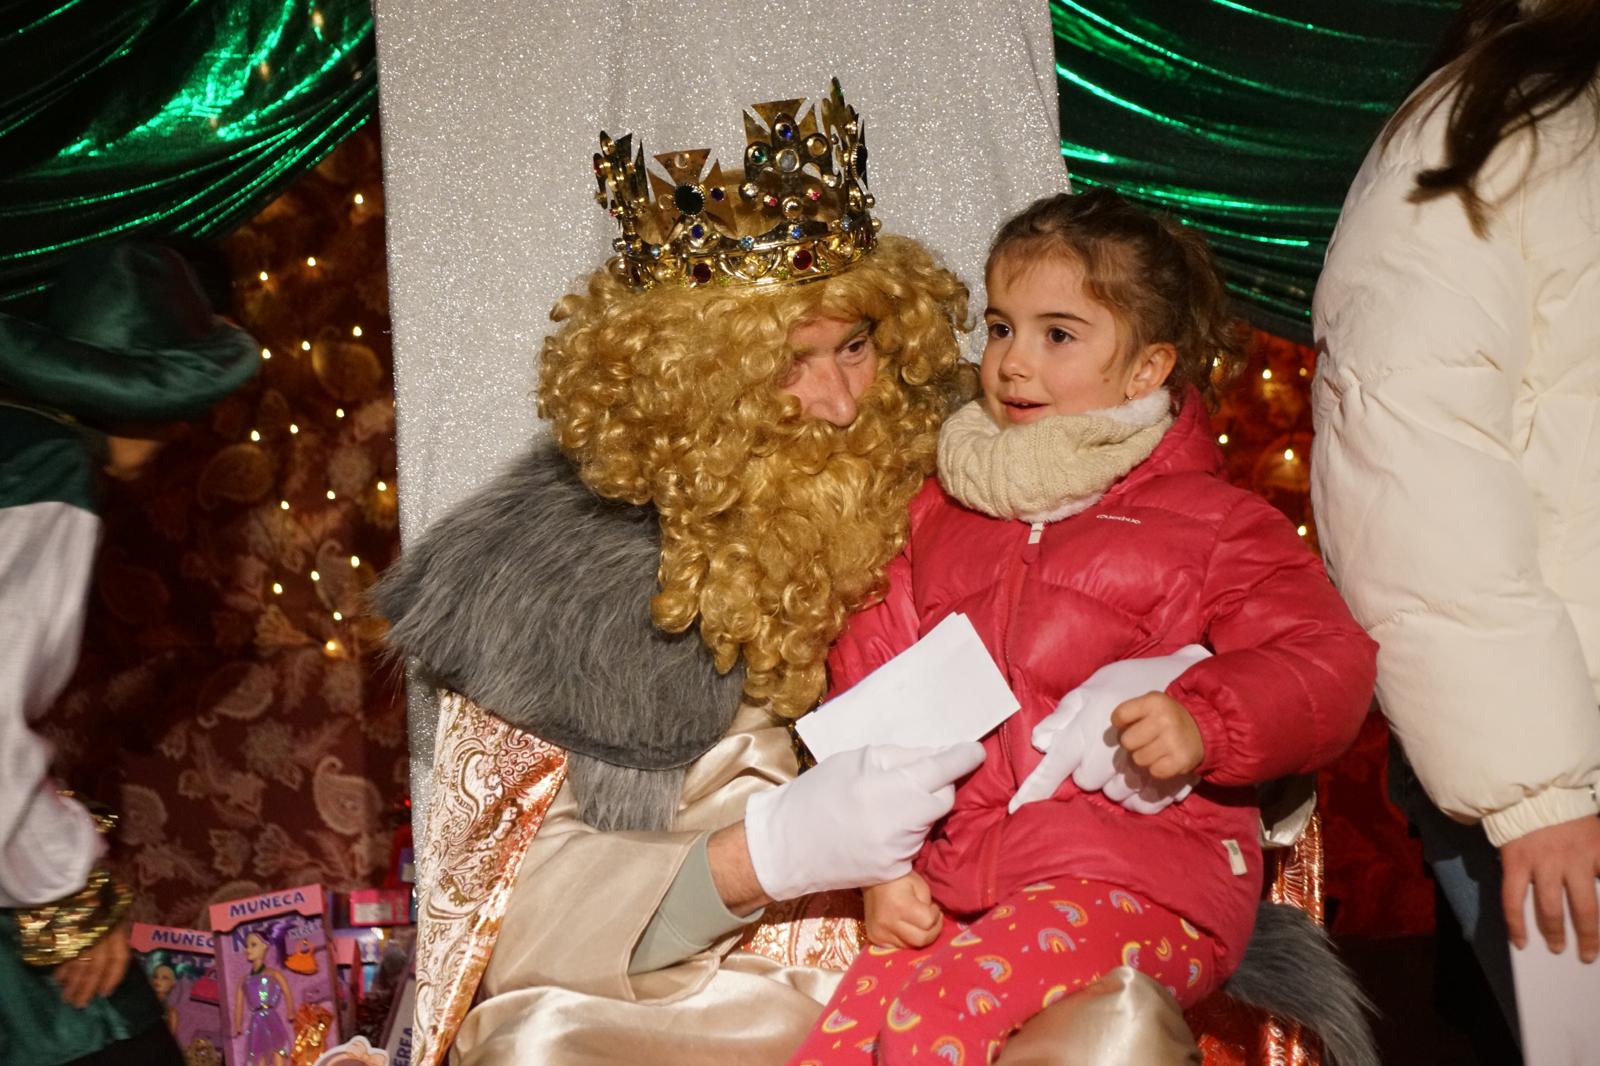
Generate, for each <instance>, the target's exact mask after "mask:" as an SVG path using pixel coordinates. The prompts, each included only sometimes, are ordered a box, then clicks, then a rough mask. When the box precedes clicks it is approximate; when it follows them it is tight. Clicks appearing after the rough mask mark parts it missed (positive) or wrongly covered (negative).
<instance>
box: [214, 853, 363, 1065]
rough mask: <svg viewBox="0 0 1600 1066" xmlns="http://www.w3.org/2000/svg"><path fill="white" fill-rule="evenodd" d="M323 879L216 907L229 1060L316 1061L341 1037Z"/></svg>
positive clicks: (215, 928)
mask: <svg viewBox="0 0 1600 1066" xmlns="http://www.w3.org/2000/svg"><path fill="white" fill-rule="evenodd" d="M325 907H326V904H325V899H324V894H323V890H322V886H321V885H301V886H299V887H298V888H289V889H284V890H282V891H280V892H267V893H264V894H263V895H259V896H251V897H249V898H247V899H235V900H229V901H227V902H225V903H215V904H212V906H211V929H212V932H213V933H214V934H215V936H216V949H217V977H218V980H219V982H220V983H221V991H222V1013H223V1021H224V1026H225V1029H224V1031H225V1033H226V1034H227V1047H226V1055H225V1057H226V1060H227V1062H228V1066H246V1064H249V1063H257V1062H260V1063H269V1062H275V1061H280V1060H278V1059H277V1058H276V1056H277V1055H278V1054H280V1053H281V1054H282V1055H283V1058H282V1060H281V1061H282V1062H285V1063H287V1062H291V1061H295V1062H298V1061H311V1060H312V1059H314V1058H316V1056H317V1054H318V1053H319V1052H321V1051H322V1050H323V1049H324V1048H326V1047H328V1046H329V1045H332V1044H336V1043H338V1040H339V1020H338V1013H337V1012H338V1007H337V1000H336V999H335V992H334V982H335V980H337V974H336V972H335V963H334V958H333V955H332V953H331V951H330V950H329V942H328V935H327V927H326V923H325V919H324V911H325Z"/></svg>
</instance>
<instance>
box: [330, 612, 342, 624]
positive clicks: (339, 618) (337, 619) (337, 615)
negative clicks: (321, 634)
mask: <svg viewBox="0 0 1600 1066" xmlns="http://www.w3.org/2000/svg"><path fill="white" fill-rule="evenodd" d="M333 620H334V621H335V622H343V621H344V615H342V614H340V613H339V612H338V611H334V612H333Z"/></svg>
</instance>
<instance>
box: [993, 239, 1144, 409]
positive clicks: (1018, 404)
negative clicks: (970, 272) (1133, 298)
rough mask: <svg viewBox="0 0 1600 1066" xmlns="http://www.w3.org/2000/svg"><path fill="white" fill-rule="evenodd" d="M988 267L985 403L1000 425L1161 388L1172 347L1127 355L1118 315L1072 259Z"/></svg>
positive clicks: (1112, 404) (1112, 402)
mask: <svg viewBox="0 0 1600 1066" xmlns="http://www.w3.org/2000/svg"><path fill="white" fill-rule="evenodd" d="M998 266H999V269H991V270H990V271H989V275H988V288H989V306H988V307H987V308H985V309H984V312H983V318H984V324H985V325H986V327H987V328H988V338H989V339H988V341H987V343H986V344H985V345H984V349H983V364H982V366H981V367H980V368H979V371H978V376H979V379H980V380H981V381H982V382H983V405H984V409H985V410H987V411H988V413H989V417H990V418H992V419H994V421H995V423H996V424H998V425H1000V426H1002V427H1004V426H1013V425H1021V424H1023V423H1026V422H1036V421H1038V420H1039V419H1041V418H1045V417H1048V416H1050V415H1078V414H1083V413H1084V412H1086V411H1101V410H1105V409H1106V408H1109V407H1116V406H1119V405H1120V404H1123V403H1126V402H1127V401H1129V400H1134V399H1138V398H1139V397H1141V396H1145V395H1148V394H1149V393H1150V392H1152V391H1153V390H1155V389H1157V388H1160V387H1161V384H1162V383H1163V382H1164V381H1166V379H1167V375H1168V374H1169V373H1171V371H1172V364H1173V360H1174V358H1175V356H1176V352H1175V351H1174V350H1173V348H1172V345H1170V344H1152V345H1148V346H1146V348H1145V349H1144V350H1143V351H1141V352H1138V353H1136V354H1135V355H1134V356H1133V357H1132V358H1127V357H1126V356H1125V355H1124V353H1123V346H1124V340H1123V338H1122V337H1120V336H1119V333H1120V332H1121V330H1120V329H1119V325H1118V323H1117V319H1116V315H1115V314H1113V313H1112V310H1111V308H1109V307H1107V306H1106V305H1105V304H1103V303H1101V302H1100V301H1099V300H1096V299H1095V298H1094V297H1093V296H1091V295H1090V294H1089V292H1088V290H1087V289H1086V288H1085V287H1084V284H1083V270H1082V268H1080V267H1079V266H1078V265H1077V264H1075V263H1071V262H1067V261H1063V260H1059V259H1042V260H1039V261H1037V262H1035V263H1031V264H1026V265H1021V266H1014V265H1013V264H1008V263H1005V262H1004V261H1002V262H1001V263H999V264H998Z"/></svg>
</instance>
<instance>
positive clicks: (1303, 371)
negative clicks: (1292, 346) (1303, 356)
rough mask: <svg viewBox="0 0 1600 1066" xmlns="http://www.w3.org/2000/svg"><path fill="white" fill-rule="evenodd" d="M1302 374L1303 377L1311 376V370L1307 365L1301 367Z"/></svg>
mask: <svg viewBox="0 0 1600 1066" xmlns="http://www.w3.org/2000/svg"><path fill="white" fill-rule="evenodd" d="M1300 376H1301V377H1303V378H1308V377H1310V376H1311V371H1309V370H1307V369H1306V368H1305V367H1301V368H1300Z"/></svg>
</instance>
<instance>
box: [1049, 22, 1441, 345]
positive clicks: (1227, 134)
mask: <svg viewBox="0 0 1600 1066" xmlns="http://www.w3.org/2000/svg"><path fill="white" fill-rule="evenodd" d="M1457 6H1458V4H1457V3H1456V2H1453V0H1244V2H1238V0H1052V2H1051V5H1050V8H1051V16H1052V19H1053V21H1054V26H1055V34H1056V63H1057V68H1056V69H1057V74H1058V75H1059V78H1060V89H1061V132H1062V142H1061V153H1062V155H1063V156H1064V157H1065V158H1066V161H1067V166H1068V167H1069V168H1070V169H1071V171H1072V174H1073V180H1074V183H1075V184H1076V185H1078V186H1079V187H1083V186H1093V185H1112V186H1114V187H1116V188H1117V189H1118V190H1119V191H1121V192H1122V193H1124V194H1125V195H1127V196H1129V197H1131V198H1133V199H1135V200H1138V201H1139V202H1141V203H1143V204H1146V205H1148V206H1150V207H1155V208H1160V209H1163V210H1166V211H1168V212H1170V213H1172V214H1174V215H1176V216H1177V217H1179V218H1181V219H1183V220H1184V221H1185V222H1189V223H1192V224H1194V225H1196V226H1198V227H1199V228H1200V229H1202V230H1204V231H1205V233H1206V235H1207V237H1208V238H1209V239H1210V241H1211V244H1212V247H1213V249H1214V250H1215V251H1216V252H1217V255H1218V257H1219V258H1220V259H1221V261H1222V264H1223V266H1224V268H1225V270H1226V271H1227V274H1228V277H1229V282H1230V286H1231V287H1232V289H1233V291H1234V294H1235V296H1236V297H1237V298H1238V299H1239V300H1240V302H1241V304H1242V305H1243V307H1244V308H1245V310H1246V312H1247V313H1248V314H1249V315H1250V317H1252V318H1253V319H1254V320H1255V321H1256V323H1257V324H1258V325H1260V326H1262V327H1264V328H1266V329H1269V330H1272V331H1273V332H1276V333H1279V334H1282V335H1284V336H1287V337H1290V338H1293V339H1296V340H1301V341H1305V340H1307V339H1308V338H1309V333H1310V330H1309V320H1310V308H1311V290H1312V287H1313V286H1314V285H1315V283H1316V277H1317V272H1318V271H1319V270H1320V269H1321V266H1322V255H1323V251H1324V249H1325V248H1326V247H1327V241H1328V237H1329V235H1330V234H1331V233H1332V231H1333V224H1334V221H1335V220H1336V219H1337V218H1338V214H1339V207H1340V204H1341V203H1342V202H1343V200H1344V194H1345V190H1346V189H1347V188H1348V187H1349V184H1350V180H1351V179H1352V178H1353V177H1354V176H1355V172H1356V170H1357V168H1358V167H1359V166H1360V164H1361V160H1362V158H1363V157H1364V156H1365V155H1366V152H1367V148H1368V147H1369V146H1370V145H1371V144H1372V141H1373V139H1374V138H1375V137H1376V136H1377V134H1378V132H1379V130H1380V129H1381V128H1382V126H1383V123H1384V120H1385V119H1386V118H1387V117H1388V115H1389V114H1390V113H1391V112H1392V111H1393V110H1394V109H1395V108H1396V107H1397V106H1398V105H1399V103H1400V101H1401V99H1402V98H1403V97H1404V95H1405V93H1406V91H1407V89H1409V88H1410V87H1411V85H1412V84H1413V83H1414V82H1415V80H1416V78H1417V76H1418V74H1419V73H1420V71H1421V70H1422V68H1423V66H1424V64H1425V63H1426V61H1427V59H1428V57H1429V55H1430V54H1431V53H1432V51H1433V48H1434V46H1435V44H1436V43H1437V41H1438V40H1439V37H1440V35H1441V33H1442V31H1443V28H1444V24H1445V22H1446V21H1447V20H1448V18H1449V17H1450V15H1451V14H1452V13H1453V12H1454V11H1455V9H1456V8H1457Z"/></svg>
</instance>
